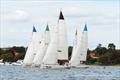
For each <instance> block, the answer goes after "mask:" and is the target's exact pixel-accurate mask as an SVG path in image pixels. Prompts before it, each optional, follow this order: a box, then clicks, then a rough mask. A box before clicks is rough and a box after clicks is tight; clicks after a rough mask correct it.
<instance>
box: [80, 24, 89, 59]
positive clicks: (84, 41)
mask: <svg viewBox="0 0 120 80" xmlns="http://www.w3.org/2000/svg"><path fill="white" fill-rule="evenodd" d="M79 49H80V61H86V59H87V49H88V30H87V24H85V27H84V30H83V33H82V37H81V42H80V48H79Z"/></svg>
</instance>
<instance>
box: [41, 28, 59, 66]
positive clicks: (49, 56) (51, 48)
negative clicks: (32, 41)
mask: <svg viewBox="0 0 120 80" xmlns="http://www.w3.org/2000/svg"><path fill="white" fill-rule="evenodd" d="M57 49H58V29H57V27H55V28H54V31H53V34H52V37H51V41H50V43H49V45H48V48H47V51H46V54H45V56H44V58H43V62H42V66H41V68H48V67H51V68H52V67H54V66H55V65H58V63H57V60H58V53H57Z"/></svg>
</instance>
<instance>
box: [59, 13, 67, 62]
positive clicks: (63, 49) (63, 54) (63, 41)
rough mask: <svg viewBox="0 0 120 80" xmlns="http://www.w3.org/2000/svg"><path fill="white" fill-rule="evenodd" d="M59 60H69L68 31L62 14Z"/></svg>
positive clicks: (60, 19) (60, 17)
mask: <svg viewBox="0 0 120 80" xmlns="http://www.w3.org/2000/svg"><path fill="white" fill-rule="evenodd" d="M57 27H58V59H59V60H68V47H67V30H66V26H65V21H64V17H63V14H62V12H60V16H59V21H58V26H57Z"/></svg>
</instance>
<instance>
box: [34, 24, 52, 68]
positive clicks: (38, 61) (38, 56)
mask: <svg viewBox="0 0 120 80" xmlns="http://www.w3.org/2000/svg"><path fill="white" fill-rule="evenodd" d="M49 41H50V32H49V27H48V25H47V27H46V30H45V35H44V37H43V40H42V41H41V44H40V45H39V49H38V51H37V54H36V56H35V58H34V60H33V66H40V65H41V64H42V61H43V58H44V56H45V53H46V50H47V47H48V45H49Z"/></svg>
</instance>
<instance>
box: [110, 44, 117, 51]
mask: <svg viewBox="0 0 120 80" xmlns="http://www.w3.org/2000/svg"><path fill="white" fill-rule="evenodd" d="M115 47H116V46H115V45H114V44H113V43H109V44H108V49H110V50H115Z"/></svg>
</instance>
